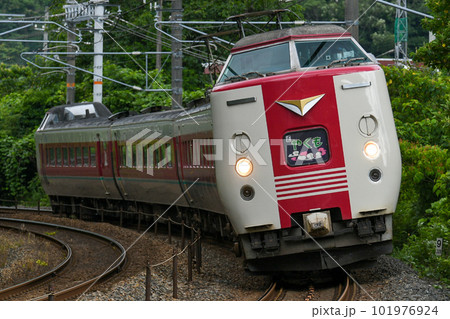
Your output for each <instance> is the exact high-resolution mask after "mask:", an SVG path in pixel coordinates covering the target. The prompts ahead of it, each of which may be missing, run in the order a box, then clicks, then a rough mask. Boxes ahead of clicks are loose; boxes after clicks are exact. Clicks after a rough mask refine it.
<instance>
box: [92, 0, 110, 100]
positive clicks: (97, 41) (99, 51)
mask: <svg viewBox="0 0 450 319" xmlns="http://www.w3.org/2000/svg"><path fill="white" fill-rule="evenodd" d="M91 1H92V2H93V3H95V4H96V5H95V11H94V12H95V14H94V17H93V19H94V53H96V54H95V55H94V98H93V101H94V102H100V103H102V100H103V78H102V76H103V19H104V14H105V6H104V4H105V3H107V2H108V1H109V0H91Z"/></svg>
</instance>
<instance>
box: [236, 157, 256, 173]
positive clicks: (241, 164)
mask: <svg viewBox="0 0 450 319" xmlns="http://www.w3.org/2000/svg"><path fill="white" fill-rule="evenodd" d="M235 169H236V173H238V175H239V176H242V177H247V176H248V175H250V174H251V173H252V171H253V164H252V161H250V160H249V159H248V158H245V157H244V158H240V159H238V161H237V162H236V166H235Z"/></svg>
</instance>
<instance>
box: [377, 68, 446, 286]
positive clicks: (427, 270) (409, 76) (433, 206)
mask: <svg viewBox="0 0 450 319" xmlns="http://www.w3.org/2000/svg"><path fill="white" fill-rule="evenodd" d="M384 70H385V73H386V80H387V84H388V88H389V93H390V96H391V101H392V109H393V113H394V117H395V123H396V126H397V132H398V135H399V137H400V138H401V140H400V149H401V152H402V164H403V168H402V184H401V188H400V197H399V202H398V205H397V210H396V213H395V214H394V234H395V235H394V244H395V247H396V255H397V256H398V257H400V258H401V259H403V260H405V261H407V262H408V263H410V264H411V265H412V266H413V267H415V268H416V269H417V270H418V271H419V272H420V273H421V274H422V275H425V276H429V277H433V278H435V279H437V280H440V281H442V282H443V283H445V284H447V285H448V284H450V279H449V278H450V276H449V275H450V273H449V272H450V270H449V266H450V261H449V257H448V254H449V248H450V247H449V238H450V231H449V229H450V224H449V220H450V215H449V214H450V203H449V197H448V196H449V190H450V159H449V156H448V146H449V141H448V139H449V136H448V135H449V130H450V129H449V104H450V88H449V77H448V75H446V74H445V73H442V72H433V71H430V70H426V69H415V68H411V69H400V68H395V67H389V68H384ZM436 238H443V239H444V247H443V251H444V254H443V256H441V257H438V256H436V255H435V243H436Z"/></svg>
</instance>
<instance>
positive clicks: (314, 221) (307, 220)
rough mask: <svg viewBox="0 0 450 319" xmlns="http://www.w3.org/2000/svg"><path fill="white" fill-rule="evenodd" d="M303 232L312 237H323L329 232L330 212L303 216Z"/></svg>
mask: <svg viewBox="0 0 450 319" xmlns="http://www.w3.org/2000/svg"><path fill="white" fill-rule="evenodd" d="M303 225H305V230H306V232H308V233H309V234H310V235H311V236H313V237H318V236H325V235H327V234H328V233H330V232H331V218H330V211H323V212H317V213H309V214H304V215H303Z"/></svg>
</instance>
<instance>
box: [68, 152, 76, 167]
mask: <svg viewBox="0 0 450 319" xmlns="http://www.w3.org/2000/svg"><path fill="white" fill-rule="evenodd" d="M69 166H71V167H75V150H74V148H73V147H69Z"/></svg>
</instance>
